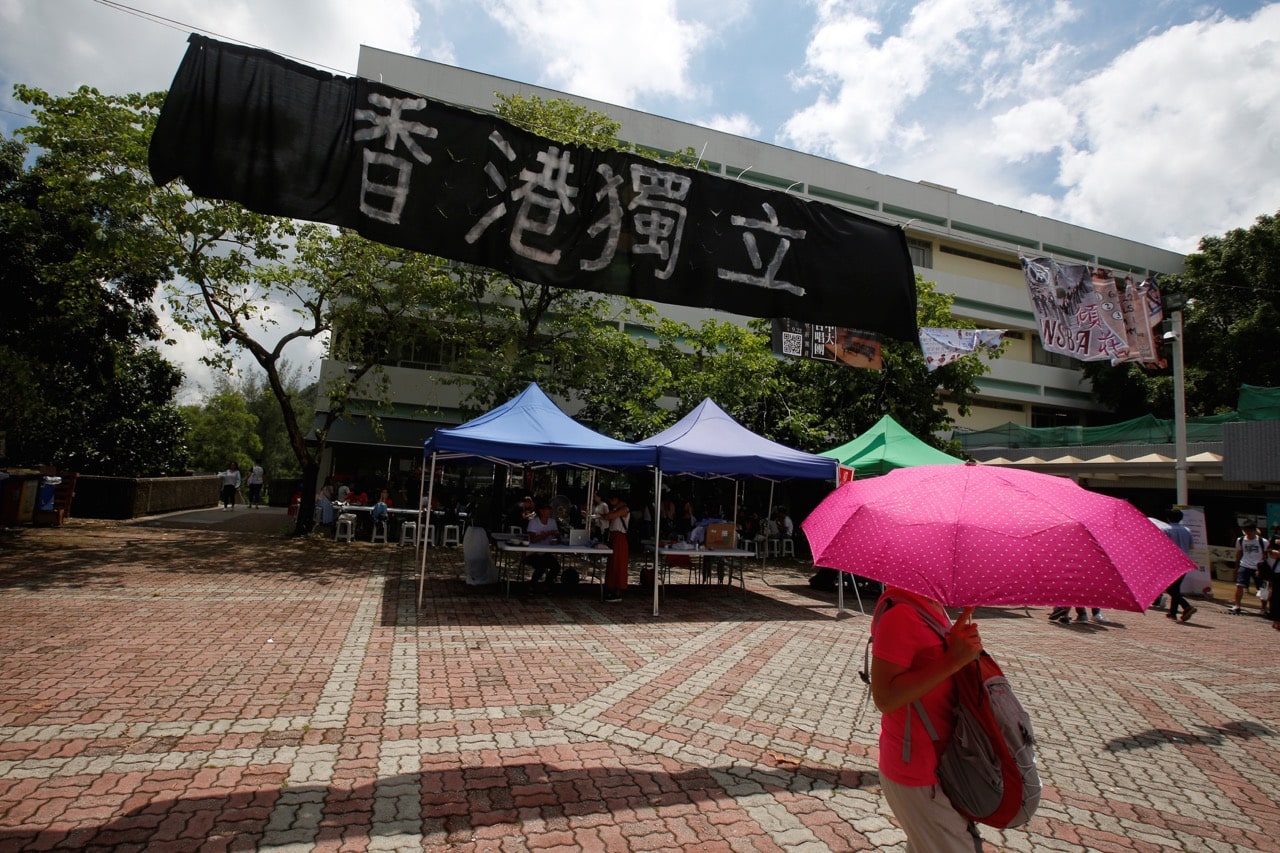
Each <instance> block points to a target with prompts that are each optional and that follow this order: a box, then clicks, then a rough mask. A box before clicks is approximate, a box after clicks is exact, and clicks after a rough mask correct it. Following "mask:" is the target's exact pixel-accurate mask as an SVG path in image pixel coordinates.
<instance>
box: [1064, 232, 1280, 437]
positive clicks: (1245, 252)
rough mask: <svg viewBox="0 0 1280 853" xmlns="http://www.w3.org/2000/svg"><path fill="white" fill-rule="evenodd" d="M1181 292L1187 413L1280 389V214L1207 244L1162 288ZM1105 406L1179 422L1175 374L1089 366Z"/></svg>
mask: <svg viewBox="0 0 1280 853" xmlns="http://www.w3.org/2000/svg"><path fill="white" fill-rule="evenodd" d="M1160 285H1161V290H1162V292H1164V293H1165V294H1173V293H1181V294H1182V295H1183V296H1184V297H1186V299H1187V306H1186V308H1185V309H1184V311H1183V333H1182V346H1183V367H1184V388H1185V394H1186V406H1187V415H1188V416H1190V417H1198V416H1204V415H1213V414H1219V413H1222V412H1229V411H1232V410H1234V409H1235V407H1236V404H1237V403H1238V401H1239V396H1240V386H1241V385H1244V384H1249V385H1262V386H1266V387H1276V386H1280V352H1278V351H1277V349H1276V347H1273V346H1269V345H1267V342H1269V341H1270V340H1271V339H1273V338H1274V337H1275V331H1276V329H1277V328H1280V214H1278V215H1276V216H1271V215H1264V216H1259V217H1258V218H1257V220H1256V221H1255V223H1254V224H1253V226H1251V227H1250V228H1247V229H1246V228H1237V229H1235V230H1233V231H1229V232H1228V233H1226V234H1224V235H1223V236H1221V237H1217V236H1210V237H1204V238H1202V239H1201V240H1200V249H1199V251H1197V252H1194V253H1192V254H1190V255H1188V256H1187V258H1186V262H1185V264H1184V268H1183V272H1182V274H1180V275H1177V276H1170V277H1168V278H1167V279H1164V280H1163V281H1161V283H1160ZM1085 372H1086V375H1088V376H1089V377H1090V378H1091V379H1092V380H1093V384H1094V394H1095V396H1096V397H1097V399H1098V400H1099V402H1101V403H1103V404H1104V405H1106V406H1107V407H1108V408H1111V409H1113V410H1114V411H1115V412H1116V415H1117V416H1118V417H1120V418H1131V417H1137V416H1138V415H1141V414H1145V413H1154V414H1156V415H1157V416H1159V417H1164V418H1168V417H1172V416H1173V376H1172V372H1171V370H1169V369H1165V370H1162V371H1150V370H1145V369H1143V368H1141V367H1139V366H1137V365H1121V366H1117V367H1111V366H1110V365H1105V364H1088V365H1086V366H1085Z"/></svg>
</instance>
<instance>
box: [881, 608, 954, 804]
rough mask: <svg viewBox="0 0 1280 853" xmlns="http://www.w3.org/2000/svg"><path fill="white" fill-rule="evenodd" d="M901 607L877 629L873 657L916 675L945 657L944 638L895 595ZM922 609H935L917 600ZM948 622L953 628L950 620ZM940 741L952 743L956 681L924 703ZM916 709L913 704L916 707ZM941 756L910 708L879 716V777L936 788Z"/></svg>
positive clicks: (886, 614) (889, 612)
mask: <svg viewBox="0 0 1280 853" xmlns="http://www.w3.org/2000/svg"><path fill="white" fill-rule="evenodd" d="M893 595H894V597H895V598H897V599H899V601H898V602H897V603H896V604H894V606H893V607H890V608H889V609H888V610H886V611H885V612H884V613H882V614H881V616H880V619H879V621H878V622H877V623H876V626H875V639H874V641H873V642H872V645H871V654H872V655H874V656H875V657H878V658H880V659H881V660H883V661H887V662H888V663H892V664H895V665H897V666H902V667H907V668H908V669H917V668H920V667H924V666H928V665H929V664H930V663H932V662H934V661H936V660H938V659H939V658H941V657H942V656H943V654H944V653H945V651H946V647H945V646H944V645H943V642H942V638H941V637H939V636H938V634H937V632H935V631H934V630H933V629H932V628H930V627H929V626H928V625H927V624H926V623H925V621H924V618H923V617H922V616H921V615H920V614H919V613H918V612H917V611H916V609H915V607H912V606H911V605H910V604H907V603H906V602H905V601H903V600H902V599H904V598H907V597H910V595H909V593H904V592H902V591H901V590H895V591H894V593H893ZM917 601H918V604H919V606H921V607H924V608H926V609H936V606H935V605H933V604H930V603H925V601H924V600H923V599H917ZM945 621H946V622H947V623H948V624H950V621H951V620H949V619H945ZM920 703H921V704H922V705H924V709H925V711H926V712H927V713H928V714H929V721H930V722H932V723H933V728H934V731H936V732H937V734H938V738H939V741H940V742H942V743H946V742H947V741H948V740H949V739H950V738H951V730H952V728H953V726H954V717H955V707H956V688H955V685H954V684H953V683H952V680H951V679H949V678H948V679H947V680H946V681H944V682H942V683H941V684H939V685H938V686H937V687H935V688H933V689H932V690H930V691H929V692H928V693H926V694H925V695H924V697H923V698H922V699H921V700H920ZM912 704H914V703H912ZM908 708H911V759H910V761H907V762H904V761H903V760H902V744H903V740H904V738H905V735H906V730H907V709H908ZM937 767H938V756H937V752H936V751H935V747H934V744H933V741H932V740H931V739H930V737H929V732H928V731H926V730H925V727H924V723H923V722H922V721H921V720H920V715H919V714H918V713H917V712H916V710H915V708H912V707H911V704H908V705H906V706H903V707H902V708H899V709H898V710H896V711H894V712H892V713H889V714H882V715H881V716H880V772H881V773H882V774H884V775H885V776H887V777H889V778H890V779H892V780H893V781H894V782H897V783H898V784H899V785H911V786H921V785H933V784H935V783H936V782H937V781H938V775H937Z"/></svg>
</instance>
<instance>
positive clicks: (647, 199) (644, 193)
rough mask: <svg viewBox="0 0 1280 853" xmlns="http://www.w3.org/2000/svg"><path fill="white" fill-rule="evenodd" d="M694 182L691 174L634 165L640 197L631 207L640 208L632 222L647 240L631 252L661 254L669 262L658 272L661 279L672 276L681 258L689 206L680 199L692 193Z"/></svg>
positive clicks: (633, 180) (633, 183)
mask: <svg viewBox="0 0 1280 853" xmlns="http://www.w3.org/2000/svg"><path fill="white" fill-rule="evenodd" d="M692 183H693V181H692V180H691V179H690V178H689V177H688V176H686V175H682V174H680V173H679V172H669V171H663V170H661V169H656V168H654V167H652V166H645V165H642V164H639V163H636V164H634V165H632V167H631V188H632V189H633V190H635V192H636V196H635V197H634V198H633V199H631V203H630V204H629V205H627V209H628V210H636V209H637V208H640V212H639V213H636V214H635V215H634V216H633V217H632V222H633V223H634V225H635V231H636V234H637V235H638V236H640V237H643V238H644V240H645V242H643V243H637V244H636V245H635V246H634V247H633V248H632V250H631V251H633V252H635V253H636V254H638V255H640V254H652V255H657V256H658V257H659V258H661V259H662V260H664V261H666V262H667V265H666V266H665V267H663V268H662V269H660V270H658V271H657V272H655V273H654V276H656V277H657V278H661V279H667V278H670V277H671V272H672V270H674V269H675V265H676V261H677V260H678V259H679V257H680V241H681V238H682V237H683V236H684V220H685V216H686V211H685V207H684V205H683V204H680V202H682V201H684V199H685V196H687V195H688V194H689V187H690V186H691V185H692Z"/></svg>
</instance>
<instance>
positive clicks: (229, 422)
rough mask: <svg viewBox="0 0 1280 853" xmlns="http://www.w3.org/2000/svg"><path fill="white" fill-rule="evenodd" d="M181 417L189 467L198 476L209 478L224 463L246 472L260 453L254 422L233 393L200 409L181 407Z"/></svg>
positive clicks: (240, 398)
mask: <svg viewBox="0 0 1280 853" xmlns="http://www.w3.org/2000/svg"><path fill="white" fill-rule="evenodd" d="M182 415H183V417H184V418H185V419H186V421H187V424H188V427H189V433H188V442H189V444H190V447H191V460H192V465H193V466H194V467H195V469H196V471H198V472H201V473H205V474H212V473H215V472H217V471H221V470H223V469H224V468H226V467H227V463H228V462H235V463H236V464H237V465H239V466H240V468H241V469H242V470H246V471H247V470H248V469H249V467H250V464H251V463H252V462H253V461H254V460H255V459H257V457H258V456H259V454H260V453H261V451H262V440H261V439H260V438H259V437H258V434H257V426H258V418H257V416H256V415H254V414H253V413H252V412H250V411H249V407H248V405H247V404H246V401H245V398H244V397H243V396H241V395H240V394H239V393H237V392H235V391H232V390H229V389H228V390H224V391H221V392H219V393H217V394H214V395H213V396H211V397H210V398H209V399H207V400H205V402H204V404H203V405H200V406H184V407H183V409H182Z"/></svg>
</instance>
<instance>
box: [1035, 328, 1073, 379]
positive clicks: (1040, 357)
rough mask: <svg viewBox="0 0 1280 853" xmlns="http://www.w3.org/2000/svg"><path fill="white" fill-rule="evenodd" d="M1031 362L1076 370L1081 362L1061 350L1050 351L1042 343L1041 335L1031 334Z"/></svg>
mask: <svg viewBox="0 0 1280 853" xmlns="http://www.w3.org/2000/svg"><path fill="white" fill-rule="evenodd" d="M1031 363H1032V364H1043V365H1044V366H1046V367H1061V368H1063V369H1065V370H1075V369H1077V368H1078V367H1079V366H1080V364H1079V362H1077V361H1076V360H1075V359H1074V358H1072V357H1071V356H1069V355H1063V354H1062V353H1060V352H1049V351H1048V350H1047V349H1045V348H1044V347H1043V346H1041V344H1040V337H1039V335H1032V336H1031Z"/></svg>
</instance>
